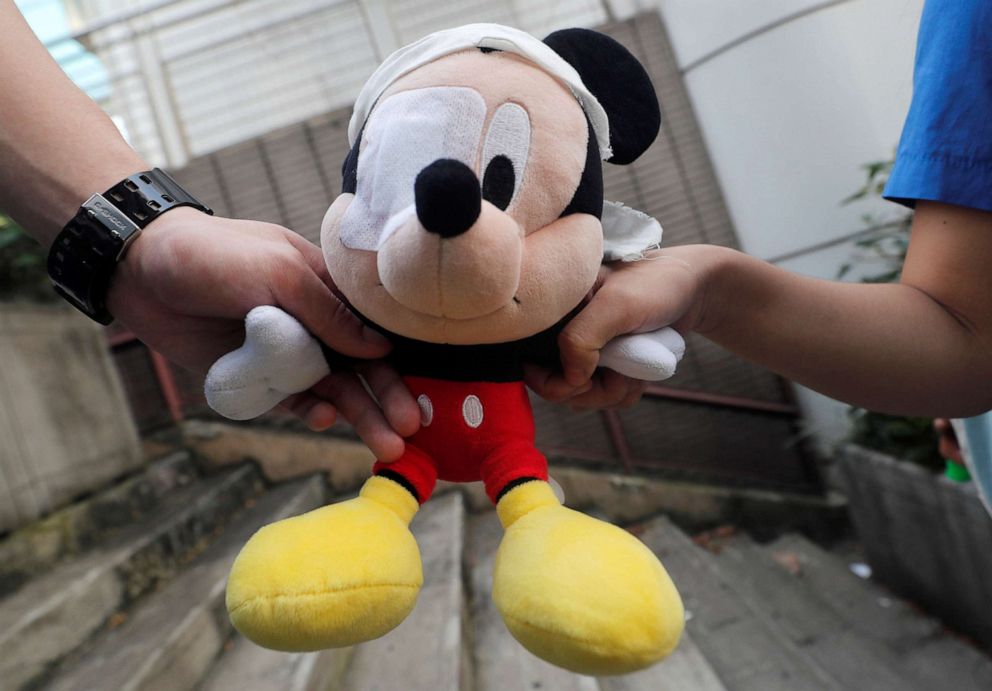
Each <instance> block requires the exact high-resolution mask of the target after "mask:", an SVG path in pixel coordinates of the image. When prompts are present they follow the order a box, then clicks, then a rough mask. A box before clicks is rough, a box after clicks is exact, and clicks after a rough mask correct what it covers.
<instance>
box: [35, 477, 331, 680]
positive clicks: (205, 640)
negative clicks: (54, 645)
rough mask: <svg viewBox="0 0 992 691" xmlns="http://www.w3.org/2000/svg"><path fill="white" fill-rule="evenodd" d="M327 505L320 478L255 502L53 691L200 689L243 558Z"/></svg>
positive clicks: (59, 676)
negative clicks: (265, 532) (277, 528)
mask: <svg viewBox="0 0 992 691" xmlns="http://www.w3.org/2000/svg"><path fill="white" fill-rule="evenodd" d="M323 501H324V484H323V481H322V480H321V478H319V477H313V478H309V479H305V480H300V481H297V482H294V483H290V484H286V485H282V486H280V487H277V488H275V489H273V490H272V491H270V492H268V493H266V494H265V495H263V496H262V497H260V498H259V499H258V500H256V501H254V502H252V504H253V505H252V506H251V507H250V508H249V509H248V510H246V511H245V512H244V514H242V515H241V516H240V517H239V519H238V520H237V521H236V522H235V523H234V525H233V526H231V527H230V528H229V529H228V530H227V531H225V532H224V534H223V535H222V536H221V537H220V538H219V539H218V540H217V541H216V542H214V543H213V544H212V545H211V546H210V547H209V548H208V549H207V550H206V551H204V552H203V553H202V554H201V555H200V556H199V557H197V558H196V559H195V560H194V561H193V562H191V564H190V565H189V567H188V568H187V569H186V570H184V571H183V572H182V573H181V574H180V575H179V576H177V577H176V578H175V579H173V580H172V581H171V582H170V583H169V584H168V585H166V586H165V587H164V588H163V589H161V590H160V591H159V592H157V593H155V594H154V595H153V596H151V597H149V598H147V599H146V600H145V601H144V602H142V603H141V604H140V605H138V606H137V607H136V608H135V609H134V610H133V611H132V612H131V613H130V615H129V616H128V618H127V620H126V621H125V622H124V623H123V624H121V625H120V626H118V627H117V628H115V629H113V630H111V631H107V632H105V633H104V634H102V635H101V636H99V637H98V639H97V640H94V641H93V642H92V644H91V645H89V646H87V647H86V648H85V649H83V650H80V651H79V653H78V654H77V655H75V656H73V657H74V659H73V660H71V661H69V663H68V664H66V665H64V666H63V667H62V669H60V670H59V671H58V672H57V673H56V674H55V675H54V678H53V679H52V681H51V683H50V684H48V685H46V686H45V688H46V689H51V690H52V691H92V690H93V689H114V691H139V690H140V691H187V690H188V689H192V688H195V687H196V686H197V684H199V682H200V681H201V680H202V679H203V677H204V676H205V674H206V673H207V672H208V670H209V669H210V667H211V665H212V664H213V663H214V661H215V658H216V657H217V656H218V654H219V653H220V652H221V650H222V648H223V646H224V642H225V640H226V639H227V638H228V636H229V634H230V632H231V626H230V623H229V621H228V618H227V613H226V611H225V610H224V587H225V584H226V582H227V574H228V571H229V570H230V567H231V564H232V562H233V561H234V558H235V556H236V555H237V553H238V551H239V550H240V549H241V547H242V546H243V545H244V543H245V542H246V541H247V540H248V538H249V537H251V535H252V534H253V533H254V532H255V531H256V530H258V529H259V528H261V527H262V526H263V525H266V524H268V523H271V522H273V521H277V520H280V519H283V518H287V517H289V516H292V515H296V514H300V513H303V512H305V511H309V510H311V509H314V508H316V507H317V506H319V505H321V504H322V503H323ZM242 688H253V687H252V686H248V687H242Z"/></svg>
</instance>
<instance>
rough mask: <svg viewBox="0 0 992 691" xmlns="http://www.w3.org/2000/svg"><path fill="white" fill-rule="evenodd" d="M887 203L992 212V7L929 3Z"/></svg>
mask: <svg viewBox="0 0 992 691" xmlns="http://www.w3.org/2000/svg"><path fill="white" fill-rule="evenodd" d="M884 196H885V198H886V199H891V200H893V201H896V202H900V203H902V204H906V205H908V206H912V205H913V203H914V202H915V201H916V200H917V199H924V200H928V201H939V202H945V203H948V204H955V205H958V206H967V207H972V208H976V209H984V210H986V211H992V1H990V0H927V2H926V5H925V7H924V8H923V17H922V19H921V20H920V33H919V39H918V41H917V47H916V67H915V70H914V74H913V101H912V105H911V106H910V108H909V115H907V117H906V124H905V127H904V128H903V132H902V138H901V140H900V142H899V149H898V151H897V152H896V162H895V166H894V167H893V169H892V174H891V175H890V177H889V182H888V184H887V185H886V187H885V192H884Z"/></svg>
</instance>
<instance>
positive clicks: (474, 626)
mask: <svg viewBox="0 0 992 691" xmlns="http://www.w3.org/2000/svg"><path fill="white" fill-rule="evenodd" d="M502 537H503V527H502V526H501V525H500V523H499V519H498V518H497V517H496V512H495V511H486V512H484V513H480V514H476V515H473V516H471V517H470V519H469V524H468V542H467V546H466V549H465V573H466V577H467V580H468V583H469V589H470V591H471V599H470V601H469V612H470V625H471V632H472V641H473V672H474V682H475V683H474V686H473V687H472V688H473V689H474V691H505V690H506V689H547V690H550V691H598V690H599V684H598V683H597V681H596V679H595V678H593V677H587V676H583V675H579V674H574V673H572V672H569V671H567V670H564V669H561V668H560V667H555V666H554V665H551V664H548V663H547V662H545V661H544V660H541V659H540V658H538V657H535V656H534V655H532V654H530V653H529V652H527V650H526V649H524V647H523V646H522V645H520V644H519V643H517V641H516V640H515V639H514V638H513V636H511V635H510V632H509V631H508V630H507V628H506V625H505V624H504V623H503V619H502V618H501V617H500V616H499V612H498V611H497V610H496V605H495V603H494V602H493V599H492V590H493V563H494V561H495V559H496V548H497V547H498V546H499V542H500V540H501V539H502Z"/></svg>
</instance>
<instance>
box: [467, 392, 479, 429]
mask: <svg viewBox="0 0 992 691" xmlns="http://www.w3.org/2000/svg"><path fill="white" fill-rule="evenodd" d="M482 414H483V411H482V401H480V400H479V397H478V396H475V395H470V396H466V397H465V400H464V401H462V419H464V420H465V424H466V425H468V426H469V427H471V428H472V429H475V428H476V427H478V426H479V425H481V424H482Z"/></svg>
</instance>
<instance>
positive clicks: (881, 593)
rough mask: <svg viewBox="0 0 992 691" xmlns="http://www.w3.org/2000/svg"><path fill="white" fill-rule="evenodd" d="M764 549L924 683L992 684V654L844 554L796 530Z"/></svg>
mask: <svg viewBox="0 0 992 691" xmlns="http://www.w3.org/2000/svg"><path fill="white" fill-rule="evenodd" d="M763 549H764V550H765V552H767V554H768V555H769V556H770V557H771V558H772V560H773V563H774V564H776V565H777V566H778V567H779V568H780V570H782V571H783V572H784V573H786V574H787V575H788V577H789V578H792V579H794V580H797V581H800V582H802V583H803V584H805V585H806V587H807V588H808V589H809V590H812V591H813V592H815V593H817V595H818V596H819V597H820V598H821V599H822V601H823V602H825V603H826V604H827V605H828V606H829V607H830V608H831V609H832V610H833V611H834V612H835V613H836V614H837V615H838V616H839V617H841V618H842V620H843V621H844V622H845V625H846V626H847V627H848V628H849V629H850V630H851V631H853V632H857V633H858V634H859V635H860V636H862V637H864V638H867V639H870V640H873V641H876V642H877V643H879V644H882V645H884V646H886V647H887V648H888V649H889V651H891V653H892V654H893V655H894V656H895V658H896V659H897V661H898V665H899V666H900V667H901V668H902V669H903V670H905V672H904V674H905V675H906V676H908V677H910V678H912V679H914V680H916V682H915V683H916V684H917V685H918V686H919V687H920V688H925V689H943V688H947V689H956V690H957V689H961V690H962V691H972V690H974V691H977V690H978V689H992V659H990V658H989V657H988V656H987V655H985V654H982V652H980V651H979V650H977V649H976V648H974V647H973V646H971V645H969V644H967V643H966V642H964V641H962V640H960V639H958V638H956V637H955V636H953V635H951V634H949V633H948V632H947V631H946V630H945V629H944V627H943V626H942V625H941V623H940V622H939V621H937V620H936V619H934V618H932V617H929V616H926V615H924V614H923V613H921V612H920V611H919V610H916V609H915V608H913V607H912V606H911V605H909V604H908V603H906V602H904V601H903V600H901V599H899V598H897V597H896V596H894V595H893V594H892V593H891V592H889V591H888V590H886V589H885V588H883V587H882V586H880V585H879V584H877V583H875V582H873V581H870V580H865V579H862V578H858V577H857V576H855V575H854V574H852V573H851V572H850V570H849V569H848V567H847V563H846V562H845V561H844V560H843V559H841V558H839V557H837V556H835V555H833V554H831V553H830V552H827V551H826V550H824V549H822V548H820V547H818V546H817V545H815V544H814V543H812V542H810V541H809V540H807V539H806V538H804V537H802V536H801V535H796V534H792V535H786V536H783V537H781V538H779V539H778V540H776V541H775V542H773V543H770V544H769V545H766V546H765V547H764V548H763Z"/></svg>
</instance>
